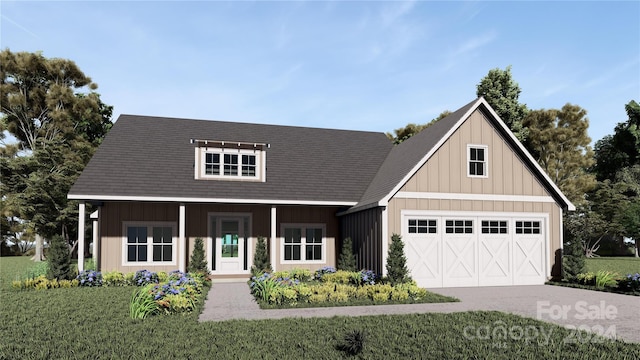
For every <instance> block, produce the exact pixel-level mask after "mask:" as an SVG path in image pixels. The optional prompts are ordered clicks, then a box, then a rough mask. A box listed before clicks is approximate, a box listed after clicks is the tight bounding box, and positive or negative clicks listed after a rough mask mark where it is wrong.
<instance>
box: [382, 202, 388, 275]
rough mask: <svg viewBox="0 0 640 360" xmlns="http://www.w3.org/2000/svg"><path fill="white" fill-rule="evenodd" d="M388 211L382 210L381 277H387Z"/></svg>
mask: <svg viewBox="0 0 640 360" xmlns="http://www.w3.org/2000/svg"><path fill="white" fill-rule="evenodd" d="M388 216H389V211H388V210H387V207H386V206H385V207H384V208H383V209H382V276H387V258H388V257H389V241H390V238H389V234H388V233H387V232H388V231H389V218H388Z"/></svg>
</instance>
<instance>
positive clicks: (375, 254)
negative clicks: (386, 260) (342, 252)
mask: <svg viewBox="0 0 640 360" xmlns="http://www.w3.org/2000/svg"><path fill="white" fill-rule="evenodd" d="M341 220H342V238H343V239H346V238H348V237H350V238H351V240H352V241H353V251H354V253H355V255H356V260H357V262H358V267H359V268H361V269H369V270H373V271H375V272H376V273H377V274H382V269H383V266H384V264H382V208H381V207H376V208H372V209H367V210H363V211H359V212H357V213H353V214H347V215H344V216H342V218H341Z"/></svg>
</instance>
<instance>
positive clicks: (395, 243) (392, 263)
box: [386, 234, 411, 285]
mask: <svg viewBox="0 0 640 360" xmlns="http://www.w3.org/2000/svg"><path fill="white" fill-rule="evenodd" d="M386 268H387V278H388V279H389V282H390V283H391V284H392V285H396V284H402V283H406V282H409V281H411V277H410V276H409V269H407V257H406V256H405V254H404V243H403V242H402V237H401V236H400V235H398V234H393V236H391V246H389V254H388V256H387V264H386Z"/></svg>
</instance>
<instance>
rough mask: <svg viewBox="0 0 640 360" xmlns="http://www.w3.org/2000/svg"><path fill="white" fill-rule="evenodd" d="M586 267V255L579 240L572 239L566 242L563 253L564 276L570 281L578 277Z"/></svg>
mask: <svg viewBox="0 0 640 360" xmlns="http://www.w3.org/2000/svg"><path fill="white" fill-rule="evenodd" d="M584 269H585V256H584V252H583V251H582V246H581V244H580V242H579V241H571V242H568V243H566V244H565V247H564V251H563V254H562V272H563V277H564V278H565V279H567V280H569V281H573V280H575V279H576V277H577V276H578V274H580V273H583V272H584Z"/></svg>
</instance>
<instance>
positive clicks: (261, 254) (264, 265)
mask: <svg viewBox="0 0 640 360" xmlns="http://www.w3.org/2000/svg"><path fill="white" fill-rule="evenodd" d="M264 272H267V273H270V272H273V270H272V269H271V262H270V261H269V253H268V252H267V243H266V241H265V238H264V236H258V241H257V242H256V252H255V254H253V266H251V274H253V275H254V276H259V275H260V274H262V273H264Z"/></svg>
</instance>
